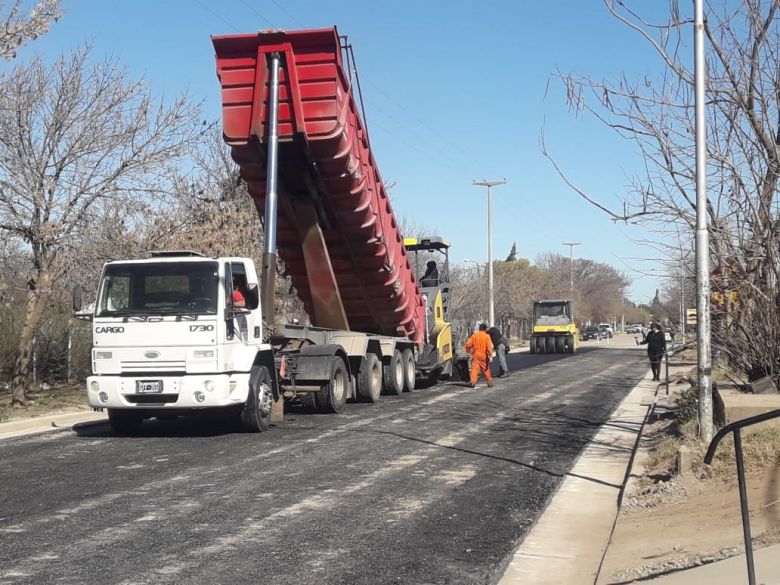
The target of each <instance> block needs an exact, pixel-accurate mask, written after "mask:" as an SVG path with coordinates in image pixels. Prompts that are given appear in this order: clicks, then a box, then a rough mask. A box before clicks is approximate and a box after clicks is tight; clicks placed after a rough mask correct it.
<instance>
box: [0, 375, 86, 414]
mask: <svg viewBox="0 0 780 585" xmlns="http://www.w3.org/2000/svg"><path fill="white" fill-rule="evenodd" d="M27 398H28V399H29V402H28V404H27V405H26V406H17V407H12V406H11V397H10V395H8V394H4V395H2V396H0V423H2V422H11V421H16V420H21V419H26V418H35V417H41V416H51V415H55V414H66V413H70V412H89V411H90V410H91V409H90V407H89V405H88V404H87V396H86V391H85V389H84V385H83V384H82V383H74V384H56V385H53V386H48V385H44V386H43V388H42V389H39V390H37V391H35V392H29V393H28V394H27Z"/></svg>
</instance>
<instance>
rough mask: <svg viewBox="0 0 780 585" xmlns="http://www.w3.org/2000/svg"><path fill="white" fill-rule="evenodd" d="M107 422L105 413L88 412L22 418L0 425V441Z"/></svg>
mask: <svg viewBox="0 0 780 585" xmlns="http://www.w3.org/2000/svg"><path fill="white" fill-rule="evenodd" d="M107 420H108V416H107V415H106V413H105V412H92V411H89V410H86V411H83V412H69V413H65V414H54V415H47V416H37V417H34V418H23V419H20V420H14V421H10V422H4V423H0V441H1V440H3V439H10V438H13V437H22V436H25V435H34V434H37V433H45V432H49V431H53V430H63V429H70V428H73V426H74V425H77V424H80V423H88V422H105V421H107Z"/></svg>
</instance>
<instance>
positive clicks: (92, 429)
mask: <svg viewBox="0 0 780 585" xmlns="http://www.w3.org/2000/svg"><path fill="white" fill-rule="evenodd" d="M73 432H74V433H75V434H76V435H77V436H79V437H84V438H90V439H94V438H97V437H117V438H119V437H121V438H123V439H140V438H160V437H174V438H175V437H218V436H222V435H230V434H241V431H240V430H239V429H238V426H237V425H236V424H234V423H233V422H232V421H230V420H226V417H224V416H222V417H220V416H215V415H208V414H205V415H201V416H182V417H178V418H176V419H171V420H158V419H148V420H145V421H144V422H143V424H141V426H140V428H139V429H138V431H137V432H135V433H133V434H132V435H120V434H118V433H116V432H114V430H113V429H112V428H111V425H109V424H108V422H102V423H79V424H76V425H73Z"/></svg>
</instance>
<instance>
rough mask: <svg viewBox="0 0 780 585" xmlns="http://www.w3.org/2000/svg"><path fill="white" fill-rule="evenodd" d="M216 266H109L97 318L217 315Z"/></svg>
mask: <svg viewBox="0 0 780 585" xmlns="http://www.w3.org/2000/svg"><path fill="white" fill-rule="evenodd" d="M217 290H218V264H217V262H179V263H177V262H165V263H158V264H157V263H156V264H151V263H149V264H110V265H109V266H106V269H105V272H104V273H103V281H102V282H101V285H100V300H99V303H98V310H97V316H98V317H101V316H102V317H110V316H120V315H149V314H154V315H181V314H204V315H214V314H216V313H217Z"/></svg>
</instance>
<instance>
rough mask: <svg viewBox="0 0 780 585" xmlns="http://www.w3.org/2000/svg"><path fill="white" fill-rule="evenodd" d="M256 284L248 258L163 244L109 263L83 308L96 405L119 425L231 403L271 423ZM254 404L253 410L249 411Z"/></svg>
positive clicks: (125, 427) (268, 356) (268, 362)
mask: <svg viewBox="0 0 780 585" xmlns="http://www.w3.org/2000/svg"><path fill="white" fill-rule="evenodd" d="M258 291H259V286H258V279H257V273H256V271H255V266H254V263H253V262H252V260H250V259H248V258H234V257H227V258H208V257H204V256H201V255H199V254H197V253H194V252H161V253H155V254H153V255H152V257H151V258H147V259H141V260H122V261H112V262H108V263H107V264H106V265H105V266H104V268H103V273H102V276H101V280H100V284H99V287H98V293H97V299H96V301H95V304H94V309H93V310H92V311H89V312H83V311H81V312H79V313H78V316H81V317H82V318H88V319H90V320H91V321H92V337H93V344H92V372H93V375H92V376H90V377H89V378H87V396H88V400H89V404H90V406H92V407H93V408H100V409H103V408H105V409H107V410H108V415H109V420H110V422H111V424H112V426H114V428H115V429H117V430H119V431H129V430H132V429H133V428H135V427H137V425H138V424H140V422H141V421H142V420H143V419H144V418H148V417H151V416H160V415H165V414H166V413H168V414H170V413H172V412H174V411H175V412H176V413H177V414H182V413H185V412H190V411H203V410H205V409H209V408H224V407H228V408H230V407H235V410H236V412H237V414H239V415H240V416H241V418H242V420H243V421H244V422H245V423H246V422H249V424H248V426H250V427H252V426H256V427H262V426H263V425H264V424H265V425H266V426H267V418H268V415H270V407H271V400H272V394H273V387H272V384H271V378H272V376H271V374H272V372H273V371H274V365H273V353H272V350H271V346H270V344H269V343H268V342H267V341H264V339H263V320H262V314H261V309H260V303H259V298H258V296H259V295H258ZM75 304H76V303H75V302H74V308H76V307H75ZM261 369H262V371H260V370H261ZM250 389H253V390H254V391H255V396H254V397H251V396H250ZM250 403H253V404H251V405H250V406H251V407H252V408H253V409H254V410H255V412H253V413H248V412H244V411H245V410H246V408H247V405H248V404H250ZM266 411H267V412H266ZM253 420H254V423H255V424H254V425H253V424H252V421H253ZM255 430H262V429H261V428H257V429H255Z"/></svg>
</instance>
